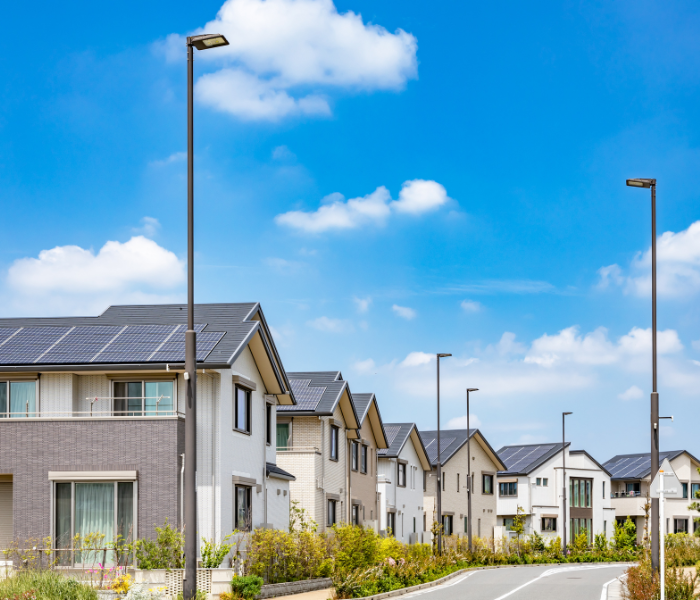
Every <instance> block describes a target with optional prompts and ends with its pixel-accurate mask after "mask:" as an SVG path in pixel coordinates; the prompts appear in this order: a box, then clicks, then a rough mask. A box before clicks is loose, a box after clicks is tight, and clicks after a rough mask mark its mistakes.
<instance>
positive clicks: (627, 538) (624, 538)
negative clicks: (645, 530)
mask: <svg viewBox="0 0 700 600" xmlns="http://www.w3.org/2000/svg"><path fill="white" fill-rule="evenodd" d="M614 525H615V533H614V534H613V541H614V543H615V548H616V549H617V550H631V549H633V548H634V546H635V545H636V544H637V526H636V525H635V524H634V521H632V519H630V518H629V516H628V517H627V520H626V521H625V522H624V523H623V524H622V525H620V524H619V523H618V522H617V521H615V522H614Z"/></svg>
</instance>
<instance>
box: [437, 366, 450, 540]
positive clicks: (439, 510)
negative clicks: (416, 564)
mask: <svg viewBox="0 0 700 600" xmlns="http://www.w3.org/2000/svg"><path fill="white" fill-rule="evenodd" d="M436 356H437V520H438V554H442V460H441V458H440V359H441V358H446V357H447V356H452V355H451V354H436Z"/></svg>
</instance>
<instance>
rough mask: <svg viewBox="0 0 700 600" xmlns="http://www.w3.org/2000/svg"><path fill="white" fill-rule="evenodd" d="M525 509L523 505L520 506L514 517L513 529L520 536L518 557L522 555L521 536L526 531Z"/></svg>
mask: <svg viewBox="0 0 700 600" xmlns="http://www.w3.org/2000/svg"><path fill="white" fill-rule="evenodd" d="M526 518H527V517H526V515H525V511H524V510H523V507H522V506H518V510H517V513H516V515H515V516H514V517H513V526H512V527H511V529H512V530H513V531H515V535H516V536H517V538H518V557H520V536H521V535H523V533H525V519H526Z"/></svg>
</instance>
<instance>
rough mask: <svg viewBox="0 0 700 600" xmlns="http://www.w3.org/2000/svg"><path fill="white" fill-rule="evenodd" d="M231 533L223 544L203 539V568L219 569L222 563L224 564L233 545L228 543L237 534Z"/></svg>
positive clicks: (222, 541)
mask: <svg viewBox="0 0 700 600" xmlns="http://www.w3.org/2000/svg"><path fill="white" fill-rule="evenodd" d="M235 533H236V532H235V531H234V533H229V534H228V535H227V536H226V537H225V538H224V539H223V540H221V542H219V543H217V542H215V541H214V540H207V539H205V538H202V541H203V542H204V545H203V546H202V567H204V568H205V569H218V568H219V567H220V566H221V563H222V562H224V558H226V555H227V554H228V553H229V552H231V548H233V544H229V543H228V541H229V540H230V539H231V537H232V536H233V535H234V534H235Z"/></svg>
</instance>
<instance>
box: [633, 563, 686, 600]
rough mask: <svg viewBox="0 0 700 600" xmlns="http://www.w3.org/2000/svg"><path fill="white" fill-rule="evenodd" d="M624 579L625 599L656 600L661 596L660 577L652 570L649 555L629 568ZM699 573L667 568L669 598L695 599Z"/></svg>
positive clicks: (668, 599) (667, 594)
mask: <svg viewBox="0 0 700 600" xmlns="http://www.w3.org/2000/svg"><path fill="white" fill-rule="evenodd" d="M626 574H627V577H626V578H625V579H624V580H623V581H624V583H623V585H622V597H623V599H624V600H656V599H657V598H659V596H660V590H659V577H658V575H657V574H656V573H655V572H653V571H652V569H651V563H650V561H649V558H648V556H645V557H644V559H643V560H642V561H641V562H640V563H639V564H638V565H635V566H633V567H630V568H629V569H627V573H626ZM697 584H698V575H694V576H693V575H686V574H685V573H684V572H683V571H682V570H681V569H678V568H675V567H671V568H667V569H666V586H665V587H666V598H667V600H693V599H694V598H695V586H696V585H697Z"/></svg>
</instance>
